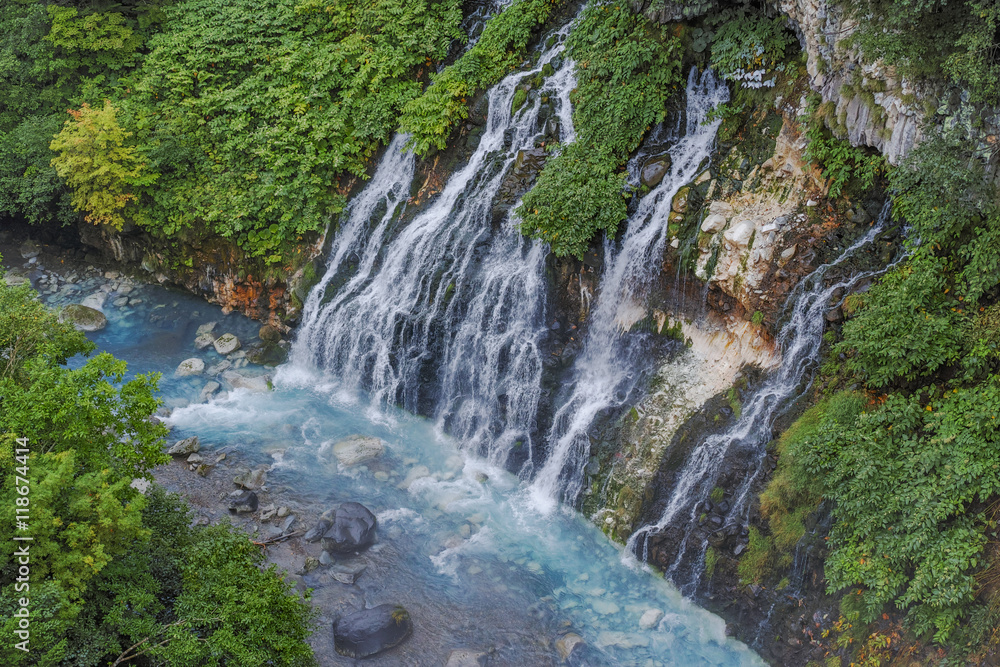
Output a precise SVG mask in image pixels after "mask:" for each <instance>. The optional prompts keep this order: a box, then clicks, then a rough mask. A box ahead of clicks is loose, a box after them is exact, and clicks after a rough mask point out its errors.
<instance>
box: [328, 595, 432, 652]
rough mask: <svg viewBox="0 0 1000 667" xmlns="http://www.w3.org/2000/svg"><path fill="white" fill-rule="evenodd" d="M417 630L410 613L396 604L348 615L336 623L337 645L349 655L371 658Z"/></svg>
mask: <svg viewBox="0 0 1000 667" xmlns="http://www.w3.org/2000/svg"><path fill="white" fill-rule="evenodd" d="M411 632H413V622H412V621H411V620H410V614H409V613H408V612H407V611H406V610H405V609H403V608H402V607H400V606H399V605H394V604H380V605H379V606H377V607H373V608H371V609H364V610H362V611H358V612H355V613H353V614H348V615H347V616H344V617H343V618H340V619H338V620H337V621H335V622H334V624H333V642H334V648H335V649H336V651H337V653H339V654H340V655H346V656H347V657H349V658H367V657H368V656H370V655H375V654H376V653H381V652H382V651H385V650H386V649H390V648H392V647H393V646H398V645H399V644H401V643H402V642H403V641H404V640H405V639H406V638H407V637H409V636H410V633H411Z"/></svg>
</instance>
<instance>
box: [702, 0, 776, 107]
mask: <svg viewBox="0 0 1000 667" xmlns="http://www.w3.org/2000/svg"><path fill="white" fill-rule="evenodd" d="M712 22H713V23H715V24H716V25H719V27H718V29H717V30H716V32H715V34H714V36H713V40H712V51H711V53H712V69H714V70H715V71H717V72H719V73H720V74H721V75H722V76H723V77H724V78H726V79H728V80H730V81H739V82H740V85H741V86H742V87H744V88H770V87H773V86H774V85H775V82H776V80H775V78H774V72H775V71H780V70H781V69H783V68H784V60H785V52H786V50H787V49H788V47H789V46H792V45H793V44H795V43H796V41H795V36H794V35H792V33H791V32H790V31H789V30H788V28H787V27H785V18H784V17H783V16H777V17H774V18H767V17H765V16H762V15H760V14H758V13H751V12H748V11H746V10H745V9H742V8H741V9H729V10H726V11H724V12H722V13H721V14H720V15H719V16H717V17H715V19H714V20H713V21H712ZM767 77H770V78H767Z"/></svg>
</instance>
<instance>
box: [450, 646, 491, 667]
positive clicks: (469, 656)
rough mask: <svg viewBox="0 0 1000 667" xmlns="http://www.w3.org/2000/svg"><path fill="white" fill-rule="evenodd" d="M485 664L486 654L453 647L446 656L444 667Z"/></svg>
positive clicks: (469, 666) (477, 666)
mask: <svg viewBox="0 0 1000 667" xmlns="http://www.w3.org/2000/svg"><path fill="white" fill-rule="evenodd" d="M485 664H486V654H485V653H483V652H482V651H473V650H471V649H467V648H459V649H455V650H454V651H452V652H451V654H450V655H449V656H448V662H446V663H445V665H444V667H483V665H485Z"/></svg>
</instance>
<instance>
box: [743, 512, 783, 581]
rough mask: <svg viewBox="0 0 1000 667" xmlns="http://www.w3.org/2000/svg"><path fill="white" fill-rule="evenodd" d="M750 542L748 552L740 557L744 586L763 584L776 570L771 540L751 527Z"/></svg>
mask: <svg viewBox="0 0 1000 667" xmlns="http://www.w3.org/2000/svg"><path fill="white" fill-rule="evenodd" d="M749 540H750V541H749V544H748V545H747V550H746V551H744V552H743V555H742V556H740V562H739V564H738V565H737V571H738V572H739V575H740V583H742V584H743V585H744V586H746V585H750V584H761V583H763V582H764V580H766V579H767V578H768V577H769V576H771V572H772V570H773V569H774V545H773V543H772V541H771V538H770V537H768V536H766V535H764V534H763V533H761V532H760V531H759V530H757V528H756V527H754V526H751V527H750V537H749Z"/></svg>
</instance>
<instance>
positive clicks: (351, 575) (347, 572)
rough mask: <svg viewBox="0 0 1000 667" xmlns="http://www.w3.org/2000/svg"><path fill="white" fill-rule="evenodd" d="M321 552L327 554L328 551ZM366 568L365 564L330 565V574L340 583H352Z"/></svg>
mask: <svg viewBox="0 0 1000 667" xmlns="http://www.w3.org/2000/svg"><path fill="white" fill-rule="evenodd" d="M323 554H324V555H328V552H326V551H324V552H323ZM367 569H368V566H367V565H331V566H330V575H331V576H332V577H333V578H334V579H336V580H337V581H339V582H340V583H342V584H347V585H353V584H354V582H355V581H357V580H358V578H359V577H360V576H361V575H362V574H364V571H365V570H367Z"/></svg>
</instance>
